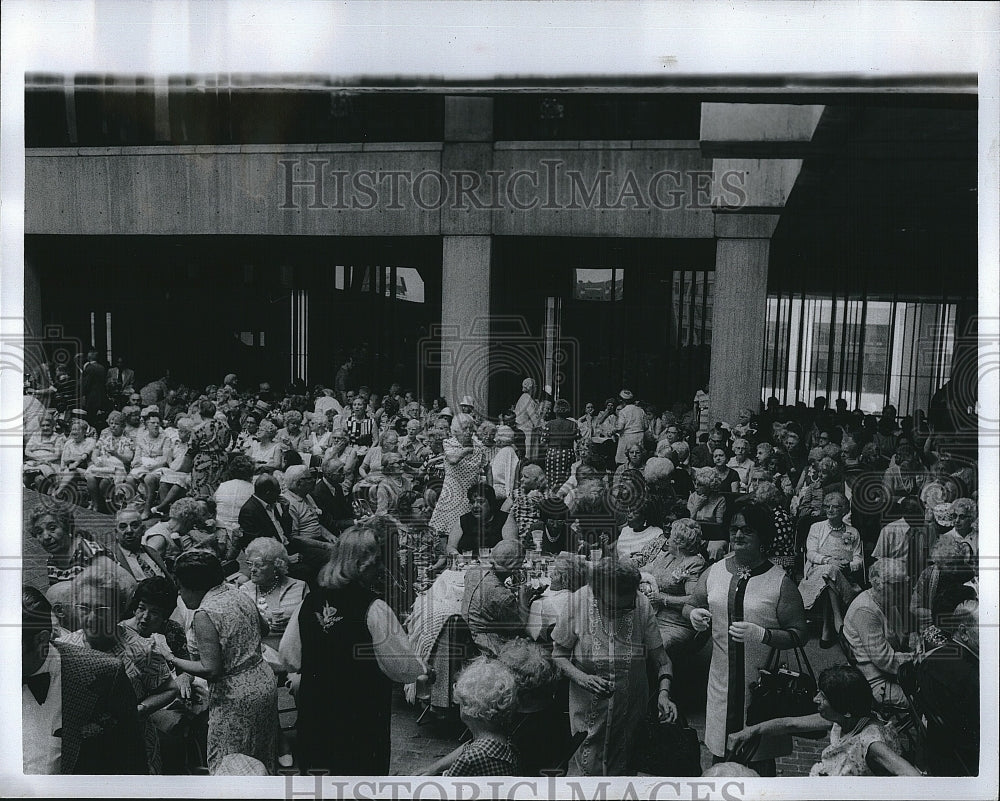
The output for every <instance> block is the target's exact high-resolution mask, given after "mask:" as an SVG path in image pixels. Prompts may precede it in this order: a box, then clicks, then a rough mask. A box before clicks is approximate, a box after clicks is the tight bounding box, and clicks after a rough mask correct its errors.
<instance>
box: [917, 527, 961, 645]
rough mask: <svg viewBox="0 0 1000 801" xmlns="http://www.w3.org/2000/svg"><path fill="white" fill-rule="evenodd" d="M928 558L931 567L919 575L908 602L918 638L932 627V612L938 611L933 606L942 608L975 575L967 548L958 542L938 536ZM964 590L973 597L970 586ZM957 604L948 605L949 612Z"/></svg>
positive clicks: (933, 620) (933, 614) (934, 620)
mask: <svg viewBox="0 0 1000 801" xmlns="http://www.w3.org/2000/svg"><path fill="white" fill-rule="evenodd" d="M930 557H931V564H930V565H928V566H927V567H926V568H925V569H924V570H923V572H921V574H920V577H919V578H918V579H917V581H916V584H915V586H914V588H913V594H912V596H911V599H910V614H911V615H913V616H914V618H915V619H916V622H917V633H918V634H920V636H922V637H923V636H925V635H926V634H927V632H928V629H930V628H932V627H933V626H934V624H935V622H936V615H935V611H939V610H938V609H936V607H940V606H941V605H942V603H941V602H942V600H943V599H945V598H950V597H952V596H953V595H954V593H955V592H956V591H958V588H960V587H964V586H965V584H966V583H968V582H969V581H971V580H972V579H973V577H974V576H975V568H974V567H973V564H972V560H971V553H970V550H969V546H968V544H967V543H965V542H963V541H962V540H959V539H956V538H954V537H948V536H943V537H941V538H940V539H939V540H938V541H937V542H936V543H934V547H933V548H931V554H930ZM966 589H968V593H969V597H971V598H975V597H976V592H975V590H973V589H972V587H968V588H966ZM945 605H946V604H945ZM957 605H958V600H956V602H955V603H952V604H951V609H954V608H955V606H957ZM946 611H951V610H946Z"/></svg>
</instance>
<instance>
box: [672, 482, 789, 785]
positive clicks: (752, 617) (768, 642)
mask: <svg viewBox="0 0 1000 801" xmlns="http://www.w3.org/2000/svg"><path fill="white" fill-rule="evenodd" d="M774 534H775V531H774V518H773V516H772V515H771V510H770V509H768V508H767V507H766V506H764V505H762V504H758V503H753V502H745V503H741V504H737V505H736V506H735V508H734V510H733V513H732V515H731V517H730V522H729V543H730V547H731V548H732V554H730V555H729V556H728V557H726V558H725V559H723V560H721V561H719V562H716V563H715V564H714V565H712V566H711V567H710V568H709V569H708V570H706V571H705V572H704V573H703V574H702V577H701V578H700V579H699V581H698V585H697V586H696V587H695V590H694V592H693V594H692V595H693V597H692V600H691V604H690V606H685V607H684V613H685V614H686V615H687V617H688V619H689V620H690V621H691V625H692V626H693V627H694V628H695V629H696V630H698V631H705V630H706V629H708V628H709V627H711V630H712V664H711V668H710V669H709V674H708V702H707V708H706V712H705V745H706V746H707V747H708V750H709V751H711V752H712V754H713V755H714V756H715V761H716V762H722V761H723V759H724V755H725V753H726V738H727V737H728V736H729V735H730V734H732V733H734V732H738V731H740V730H742V729H743V728H744V727H745V726H746V708H747V703H748V701H749V695H750V693H749V691H748V687H749V685H750V682H752V681H755V680H756V678H757V671H758V669H759V668H761V667H763V666H764V664H765V662H766V660H767V657H768V654H769V653H770V649H771V648H772V647H773V648H780V649H786V648H792V647H794V645H795V642H796V640H795V638H796V637H797V638H798V642H799V643H800V644H802V645H804V644H805V642H806V640H807V639H808V638H809V634H808V631H807V629H806V613H805V610H804V609H803V607H802V596H800V595H799V591H798V589H797V588H796V586H795V584H794V582H793V581H792V580H791V579H790V578H788V576H787V575H786V574H785V571H784V570H782V569H781V568H780V567H778V566H777V565H774V564H772V563H771V562H770V561H768V559H767V557H766V556H765V550H766V549H767V548H769V547H770V545H771V543H772V541H773V540H774ZM791 751H792V740H791V737H790V736H788V735H781V736H775V737H764V738H763V740H762V741H761V744H760V747H759V748H758V749H757V751H756V753H755V758H756V760H757V761H755V762H752V763H751V764H750V765H749V767H751V768H753V769H754V770H756V771H757V773H759V774H760V775H761V776H774V775H775V764H774V758H775V757H778V756H784V755H786V754H790V753H791Z"/></svg>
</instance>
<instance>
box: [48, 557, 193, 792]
mask: <svg viewBox="0 0 1000 801" xmlns="http://www.w3.org/2000/svg"><path fill="white" fill-rule="evenodd" d="M135 586H136V585H135V581H134V580H132V578H131V577H130V576H128V574H127V573H125V571H123V570H120V569H112V570H106V569H104V568H103V567H101V566H97V565H91V566H90V567H87V568H86V569H84V570H83V572H81V573H80V574H79V575H78V576H77V577H76V578H75V579H73V595H74V597H75V598H76V613H77V616H78V619H79V620H80V623H81V625H82V628H81V629H80V630H79V631H75V632H73V633H72V634H70V635H68V636H67V637H65V638H64V639H63V640H62V641H63V642H65V643H68V644H70V645H76V646H79V647H81V648H92V649H94V650H95V651H103V652H104V653H106V654H111V655H112V656H116V657H118V658H119V659H120V660H121V661H122V664H123V665H124V666H125V675H126V676H128V678H129V682H130V683H131V685H132V689H133V691H134V692H135V698H136V701H137V702H138V706H137V707H136V712H137V713H138V716H139V721H140V723H142V725H143V738H144V743H145V746H146V761H147V764H148V766H149V772H150V773H161V772H162V761H161V759H160V747H159V738H158V736H157V734H156V727H155V726H154V725H153V724H152V722H151V721H150V719H149V716H150V715H151V714H152V713H153V712H156V711H158V710H160V709H163V708H164V707H166V706H168V705H169V704H171V703H172V702H173V701H174V699H176V698H177V697H178V695H179V694H180V693H179V690H178V689H177V685H176V684H175V683H174V679H173V676H172V675H171V673H170V666H169V665H168V664H167V662H166V660H165V659H164V656H163V654H161V653H160V652H159V651H157V650H156V649H155V648H154V646H153V641H152V640H150V639H147V638H145V637H141V636H139V635H138V634H137V633H136V632H135V631H133V630H132V629H131V628H129V627H128V626H125V625H124V624H123V621H124V620H125V619H126V618H127V615H126V613H125V610H126V607H127V606H128V602H129V597H130V596H131V594H132V591H133V590H134V589H135ZM63 703H64V704H65V703H66V702H65V700H64V702H63Z"/></svg>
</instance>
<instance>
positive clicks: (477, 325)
mask: <svg viewBox="0 0 1000 801" xmlns="http://www.w3.org/2000/svg"><path fill="white" fill-rule="evenodd" d="M443 239H444V243H443V253H442V259H441V261H442V269H443V276H442V293H441V295H442V298H441V395H442V396H443V397H444V398H445V399H446V400H447V401H448V404H449V405H450V406H451V407H452V409H453V410H455V405H456V404H457V403H458V400H459V398H460V397H461V396H463V395H471V396H472V397H473V398H475V400H476V408H477V409H479V410H485V409H486V404H487V400H488V398H489V380H490V360H489V343H490V337H489V315H490V261H491V258H492V253H493V238H492V237H490V236H446V237H443ZM455 411H457V410H455Z"/></svg>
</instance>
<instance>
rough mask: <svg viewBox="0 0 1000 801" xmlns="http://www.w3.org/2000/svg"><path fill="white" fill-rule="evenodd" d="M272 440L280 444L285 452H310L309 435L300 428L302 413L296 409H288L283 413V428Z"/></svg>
mask: <svg viewBox="0 0 1000 801" xmlns="http://www.w3.org/2000/svg"><path fill="white" fill-rule="evenodd" d="M274 438H275V440H277V441H278V442H280V443H281V444H282V446H283V447H284V449H285V450H286V451H289V450H290V451H298V452H299V453H301V452H302V451H308V450H310V447H311V446H310V444H309V434H308V432H307V431H305V430H304V429H303V428H302V412H300V411H298V410H297V409H289V410H288V411H287V412H285V426H284V428H281V429H279V431H278V433H277V434H275V435H274Z"/></svg>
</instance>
